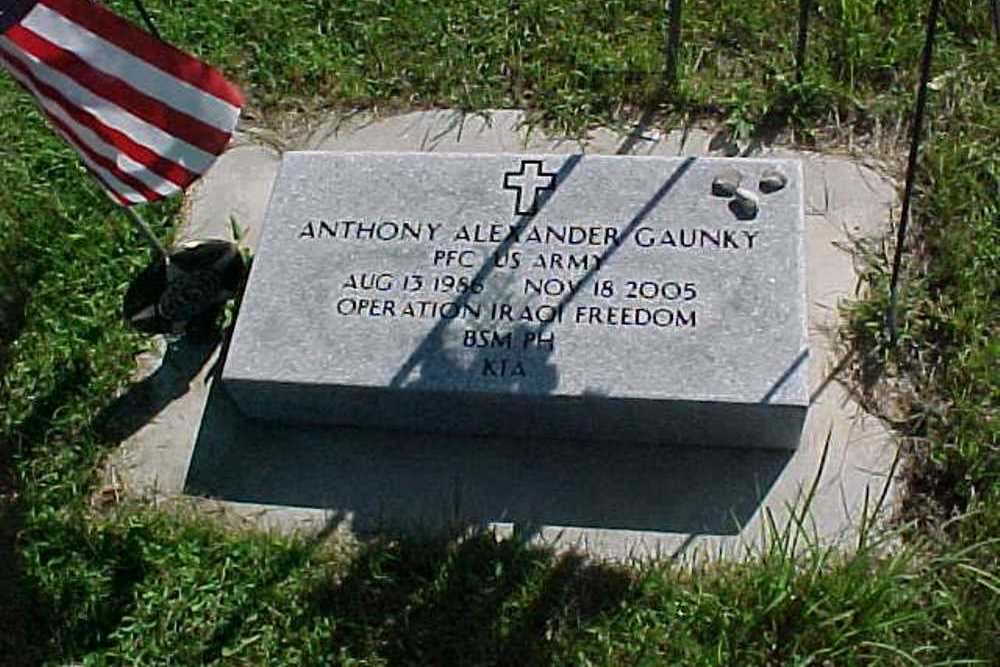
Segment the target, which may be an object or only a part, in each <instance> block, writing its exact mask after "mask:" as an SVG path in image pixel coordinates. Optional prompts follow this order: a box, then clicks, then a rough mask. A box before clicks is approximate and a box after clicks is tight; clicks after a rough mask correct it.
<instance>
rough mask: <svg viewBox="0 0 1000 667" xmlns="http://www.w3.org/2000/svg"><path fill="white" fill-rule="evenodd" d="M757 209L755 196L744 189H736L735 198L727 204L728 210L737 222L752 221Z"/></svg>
mask: <svg viewBox="0 0 1000 667" xmlns="http://www.w3.org/2000/svg"><path fill="white" fill-rule="evenodd" d="M759 208H760V206H759V204H758V202H757V196H756V195H755V194H754V193H752V192H750V191H749V190H747V189H745V188H736V193H735V196H734V197H733V200H732V201H731V202H729V209H730V210H731V211H732V212H733V213H734V214H735V215H736V217H737V218H738V219H739V220H753V219H754V218H756V217H757V211H758V210H759Z"/></svg>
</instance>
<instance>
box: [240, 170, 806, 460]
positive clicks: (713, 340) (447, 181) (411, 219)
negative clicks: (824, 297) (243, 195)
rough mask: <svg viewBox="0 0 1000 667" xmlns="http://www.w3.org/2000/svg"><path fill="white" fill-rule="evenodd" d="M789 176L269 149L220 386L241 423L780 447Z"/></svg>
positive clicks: (792, 289)
mask: <svg viewBox="0 0 1000 667" xmlns="http://www.w3.org/2000/svg"><path fill="white" fill-rule="evenodd" d="M802 199H803V196H802V175H801V167H800V165H799V163H798V162H797V161H795V160H750V159H713V158H657V157H619V156H595V155H515V154H491V155H468V154H462V155H459V154H427V153H323V152H298V153H295V152H293V153H287V154H286V155H285V156H284V160H283V163H282V167H281V170H280V172H279V175H278V178H277V181H276V183H275V186H274V190H273V193H272V197H271V202H270V205H269V208H268V213H267V218H266V223H265V227H264V229H263V232H262V237H261V242H260V246H259V248H258V253H257V256H256V257H255V259H254V263H253V268H252V271H251V275H250V279H249V282H248V285H247V290H246V294H245V297H244V300H243V303H242V306H241V310H240V313H239V316H238V320H237V324H236V328H235V332H234V335H233V339H232V342H231V345H230V348H229V351H228V357H227V359H226V362H225V366H224V370H223V376H222V377H223V382H224V385H225V387H226V389H227V390H228V391H229V392H230V393H231V395H232V396H233V398H234V399H235V400H236V402H237V404H238V405H239V406H240V408H241V410H243V411H244V412H245V413H246V414H247V415H249V416H251V417H255V418H259V419H266V420H272V421H282V422H301V423H330V424H346V425H354V426H359V427H372V428H388V429H402V430H412V431H423V432H447V433H461V434H471V435H492V436H497V435H499V436H512V437H532V438H535V437H537V438H569V439H604V440H619V441H639V442H655V443H664V444H685V445H688V444H689V445H705V446H731V447H743V446H748V447H777V448H794V447H796V446H797V444H798V440H799V434H800V432H801V428H802V424H803V421H804V419H805V413H806V408H807V405H808V386H807V379H808V374H807V372H806V371H807V369H806V365H807V364H806V362H807V357H808V351H807V337H806V304H805V267H804V254H805V253H804V230H803V201H802Z"/></svg>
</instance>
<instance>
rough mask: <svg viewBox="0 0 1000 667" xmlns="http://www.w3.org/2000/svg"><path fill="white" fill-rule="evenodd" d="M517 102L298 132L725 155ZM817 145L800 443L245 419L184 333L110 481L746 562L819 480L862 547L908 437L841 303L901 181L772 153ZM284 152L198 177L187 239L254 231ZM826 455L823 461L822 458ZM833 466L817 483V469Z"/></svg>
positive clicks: (267, 510) (210, 353)
mask: <svg viewBox="0 0 1000 667" xmlns="http://www.w3.org/2000/svg"><path fill="white" fill-rule="evenodd" d="M522 118H523V117H522V115H521V114H519V113H518V112H512V111H503V112H495V113H493V114H492V115H491V116H489V117H488V118H484V117H483V116H467V115H462V114H459V113H456V112H444V111H441V112H418V113H412V114H406V115H403V116H398V117H394V118H388V119H383V120H379V119H370V118H362V117H354V118H353V119H350V120H348V121H346V122H342V123H330V124H329V125H328V126H324V127H321V128H318V129H315V130H313V131H311V132H309V133H306V134H303V136H301V137H298V138H293V139H291V140H290V142H289V147H292V148H296V149H317V150H358V149H363V150H395V151H398V150H437V151H449V152H456V151H459V152H460V151H466V152H499V151H519V150H530V151H542V152H578V151H580V150H586V151H588V152H594V153H618V152H630V153H636V154H650V155H709V154H713V153H712V152H711V151H710V145H711V139H712V135H711V133H709V132H706V131H703V130H689V131H685V132H681V131H677V132H671V133H669V134H665V135H661V134H643V133H639V132H636V133H633V134H632V135H629V136H620V135H618V134H615V133H614V132H611V131H607V130H600V131H597V132H595V133H594V134H593V135H592V136H591V137H590V140H589V141H587V142H584V143H583V144H582V145H581V144H580V143H578V142H576V141H566V140H559V139H550V138H546V137H544V136H542V135H541V134H540V133H538V132H532V133H528V131H527V129H526V128H524V127H523V126H522V124H521V123H522ZM761 155H765V156H773V157H795V158H800V159H802V160H803V169H804V172H805V187H806V193H805V196H806V213H807V217H806V233H807V254H808V257H807V267H808V272H809V275H808V294H809V322H810V324H809V336H810V341H809V342H810V348H811V359H812V361H811V364H810V387H811V391H812V394H811V399H810V408H809V413H808V417H807V420H806V425H805V428H804V431H803V436H802V442H801V444H800V446H799V448H798V450H797V451H795V452H783V451H773V450H770V451H769V450H758V451H754V450H725V449H695V450H692V449H680V448H676V449H675V448H664V447H651V446H645V445H634V446H628V447H623V446H615V447H608V446H607V445H606V444H605V445H600V444H595V443H584V442H560V443H556V442H551V441H529V440H517V441H505V440H500V439H489V438H468V437H466V438H458V437H442V436H433V435H410V434H400V433H390V432H383V433H379V432H369V431H360V430H356V429H349V428H330V427H321V428H302V427H289V426H280V425H269V424H264V423H258V422H253V423H248V421H247V420H246V419H245V418H243V417H242V415H241V414H240V413H239V411H238V410H237V409H236V408H235V406H234V404H233V403H232V401H231V400H230V399H229V397H228V396H226V395H225V393H224V392H223V391H221V389H220V387H219V386H217V385H216V384H215V383H214V382H213V381H212V380H211V377H213V375H212V371H213V370H215V369H217V361H218V357H219V350H218V348H217V346H216V345H212V344H194V343H191V342H188V341H184V340H181V341H176V342H173V343H171V344H170V345H166V344H164V343H163V341H160V342H161V344H160V346H159V349H157V350H156V351H154V352H152V353H150V354H148V355H144V356H143V358H142V359H140V370H139V374H138V375H139V377H138V378H137V383H136V384H135V385H133V386H132V387H130V388H129V389H128V391H127V393H126V394H125V395H124V396H122V397H121V399H119V401H118V402H117V403H116V404H115V405H114V406H112V408H111V409H110V411H109V414H108V417H109V419H108V420H107V421H108V423H109V424H111V428H112V429H113V430H114V431H115V435H117V436H118V437H120V438H122V439H123V444H122V447H121V448H120V450H119V451H118V452H117V453H116V454H115V456H114V457H113V458H112V460H111V461H110V463H109V465H108V471H109V481H110V482H113V483H114V484H116V485H119V486H120V487H123V489H124V490H125V492H127V493H128V494H129V495H132V496H137V497H146V498H150V499H152V500H154V501H157V502H162V501H165V500H170V501H176V500H177V499H178V498H179V497H180V496H188V500H187V501H185V502H193V503H194V504H195V505H196V506H197V507H199V508H200V509H202V510H204V511H210V512H222V513H224V514H227V515H230V516H241V517H245V518H246V519H247V520H248V521H250V522H252V523H253V524H254V525H257V526H262V527H268V528H275V527H277V528H280V529H284V530H304V531H319V530H329V529H331V528H332V527H337V528H339V529H340V530H342V531H344V532H347V533H349V532H359V533H364V532H368V531H376V530H397V529H403V530H412V529H415V528H419V529H424V530H433V529H438V528H443V527H449V528H455V527H461V526H468V525H476V526H482V525H490V526H493V527H494V528H495V529H496V530H497V531H498V532H499V533H501V534H503V533H505V532H509V531H513V530H515V529H517V530H518V531H519V532H521V533H522V534H524V533H527V534H531V535H533V536H534V537H535V539H537V540H539V541H541V542H544V543H546V544H552V545H555V546H557V547H560V548H562V547H571V546H576V547H582V548H585V549H587V550H588V551H589V552H590V553H592V554H595V555H600V556H606V557H611V558H616V559H628V558H643V557H650V556H678V555H680V554H684V556H685V557H695V556H696V555H698V554H701V555H710V556H722V557H730V558H739V557H741V556H742V555H743V554H745V553H746V552H747V549H750V550H754V549H759V548H760V547H762V546H763V544H764V542H765V541H766V538H765V534H766V532H767V531H766V527H767V526H768V524H769V522H770V521H771V520H773V521H774V522H775V524H776V525H777V526H778V528H779V529H782V528H783V527H785V526H787V525H789V523H790V519H791V512H792V511H793V509H795V508H797V507H798V505H799V504H800V503H801V501H802V499H803V497H804V496H805V494H806V493H807V492H808V490H809V488H810V487H811V486H812V485H813V484H814V482H817V486H816V493H815V497H814V500H813V502H812V505H811V507H810V508H809V513H808V517H807V519H806V520H805V522H804V526H805V528H806V529H807V530H808V531H809V533H810V535H809V538H810V540H813V541H815V540H818V541H820V542H821V543H825V544H839V543H845V544H846V543H849V542H850V540H852V538H854V537H855V536H856V533H857V529H858V527H859V526H860V523H861V521H862V516H861V514H862V511H863V508H864V507H865V506H866V503H873V502H874V500H875V499H877V498H878V497H879V496H880V494H881V493H882V491H883V488H885V487H886V485H887V484H888V490H887V493H888V495H887V498H888V503H887V505H888V506H890V507H891V506H892V504H893V501H894V499H895V497H896V484H895V483H894V480H889V479H888V478H887V476H888V473H889V471H890V469H891V466H892V462H893V460H894V458H895V455H896V447H895V445H894V442H893V439H892V437H891V434H890V433H889V432H888V431H887V429H886V428H885V427H884V425H883V424H881V423H880V422H879V421H878V420H876V419H875V418H873V417H870V416H868V415H866V414H865V413H864V412H863V411H862V409H861V408H860V406H859V405H858V404H857V403H856V402H855V401H854V400H853V399H852V397H851V394H850V391H849V390H848V389H847V388H846V387H845V386H844V385H843V384H842V383H841V382H840V378H839V376H838V372H840V371H839V370H838V369H839V368H840V366H841V365H842V364H841V362H842V350H840V348H839V346H838V344H837V341H836V337H835V332H836V330H837V328H838V326H839V323H840V319H839V314H838V306H839V304H840V303H841V302H842V301H844V300H847V299H851V298H853V297H854V294H855V289H856V285H857V275H856V272H855V266H854V259H853V256H852V252H851V249H852V248H853V247H854V243H855V241H856V240H858V239H863V238H871V237H879V236H881V235H883V234H884V233H885V231H886V227H885V225H886V224H887V222H888V220H890V213H891V207H892V205H893V202H894V196H895V195H894V193H895V189H894V186H893V184H892V183H891V182H890V181H889V180H888V179H886V178H884V177H882V176H880V175H879V173H878V171H876V169H874V168H872V167H870V166H864V165H862V164H859V163H857V162H856V161H853V160H850V159H847V158H845V157H837V156H827V155H817V154H809V153H801V152H794V151H791V150H766V151H765V152H764V153H758V154H757V155H755V157H756V156H761ZM278 163H279V155H278V153H277V151H275V150H274V149H272V148H268V147H265V146H262V145H257V144H255V143H253V142H251V141H248V140H244V141H242V142H240V143H238V144H237V146H236V147H235V148H234V149H232V150H230V151H229V152H228V153H227V154H226V155H224V156H223V157H222V158H221V159H220V160H219V161H218V162H217V163H216V166H215V167H214V168H213V169H212V171H211V172H210V173H209V174H208V175H207V176H206V178H205V179H203V180H202V181H201V183H200V184H199V185H198V186H197V188H196V190H195V191H194V195H193V197H192V198H191V201H190V207H189V211H188V226H187V228H186V229H185V230H184V233H183V234H182V236H183V237H185V238H192V237H198V238H206V237H222V238H228V237H229V224H230V217H233V218H234V219H235V221H236V223H237V224H238V225H239V226H240V227H241V228H243V229H244V230H246V232H247V236H246V240H247V242H248V243H249V245H251V246H253V245H254V243H255V242H256V238H257V235H258V233H259V229H260V225H261V223H262V220H263V215H264V210H265V206H266V204H267V200H268V196H269V192H270V186H271V183H272V181H273V179H274V176H275V174H276V170H277V165H278ZM824 451H826V456H825V464H824V465H823V466H822V467H821V466H820V461H821V460H822V459H823V454H824ZM817 477H818V480H817Z"/></svg>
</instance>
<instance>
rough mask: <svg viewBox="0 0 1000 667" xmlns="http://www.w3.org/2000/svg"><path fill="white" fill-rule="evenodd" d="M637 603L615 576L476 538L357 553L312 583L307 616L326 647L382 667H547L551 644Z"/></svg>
mask: <svg viewBox="0 0 1000 667" xmlns="http://www.w3.org/2000/svg"><path fill="white" fill-rule="evenodd" d="M638 596H639V590H638V588H637V586H636V585H635V582H634V580H633V579H632V577H631V576H630V575H629V574H628V573H627V571H626V570H625V569H624V568H616V567H612V566H606V565H600V564H595V563H592V562H589V561H587V560H586V559H585V558H583V557H582V556H580V555H578V554H572V553H571V554H567V555H564V556H561V557H558V558H557V557H555V556H553V554H552V553H551V552H550V551H548V550H546V549H543V548H539V547H532V546H528V545H527V544H526V543H524V542H523V541H521V540H518V539H509V540H504V541H500V542H497V541H496V540H495V539H494V538H493V536H492V535H490V534H489V533H478V534H476V535H474V536H472V537H470V538H467V539H465V540H462V541H458V542H422V541H418V540H404V541H401V542H394V543H388V544H386V543H380V542H376V543H373V544H371V545H369V546H367V547H365V548H364V549H363V550H362V552H361V553H360V554H359V555H358V556H357V557H356V558H355V559H354V560H353V561H352V563H351V565H350V567H349V569H348V571H347V573H346V574H343V575H340V576H338V577H337V578H336V579H330V580H327V581H325V582H322V583H321V584H319V585H317V586H316V587H315V588H314V590H313V591H312V593H311V601H310V606H309V611H308V613H309V614H310V615H314V616H321V617H327V618H333V619H336V620H337V622H336V623H335V626H334V627H335V629H334V630H333V633H332V636H331V638H330V639H331V643H332V644H333V645H334V646H340V647H343V650H344V652H345V653H346V654H347V655H372V654H374V655H378V656H380V657H381V658H383V659H384V660H386V662H387V664H393V665H402V664H427V665H459V664H498V665H543V664H545V665H547V664H552V659H553V657H554V656H552V655H551V652H552V650H553V646H552V643H551V641H549V640H550V638H551V637H553V636H554V635H557V634H561V631H562V630H563V629H564V628H566V627H567V626H572V627H578V626H579V625H583V624H587V623H588V621H590V620H591V619H593V618H595V617H597V616H599V615H600V614H602V613H605V612H609V611H611V610H614V609H617V608H618V607H619V606H620V605H621V604H622V603H623V602H625V601H627V600H630V599H634V598H636V597H638Z"/></svg>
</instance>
